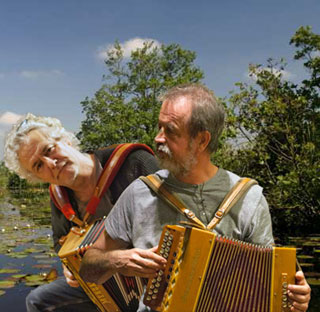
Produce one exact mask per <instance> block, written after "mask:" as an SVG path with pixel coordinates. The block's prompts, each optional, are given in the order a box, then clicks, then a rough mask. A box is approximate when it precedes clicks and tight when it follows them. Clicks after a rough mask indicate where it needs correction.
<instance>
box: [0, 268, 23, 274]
mask: <svg viewBox="0 0 320 312" xmlns="http://www.w3.org/2000/svg"><path fill="white" fill-rule="evenodd" d="M19 271H20V270H19V269H0V274H1V273H17V272H19Z"/></svg>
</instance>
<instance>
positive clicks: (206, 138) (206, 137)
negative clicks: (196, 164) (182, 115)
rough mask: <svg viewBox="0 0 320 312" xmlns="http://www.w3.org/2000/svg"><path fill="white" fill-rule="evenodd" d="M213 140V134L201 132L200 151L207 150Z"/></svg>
mask: <svg viewBox="0 0 320 312" xmlns="http://www.w3.org/2000/svg"><path fill="white" fill-rule="evenodd" d="M210 140H211V134H210V132H209V131H207V130H206V131H201V132H199V133H198V142H199V149H198V150H199V151H200V152H203V151H205V150H206V149H207V147H208V145H209V142H210Z"/></svg>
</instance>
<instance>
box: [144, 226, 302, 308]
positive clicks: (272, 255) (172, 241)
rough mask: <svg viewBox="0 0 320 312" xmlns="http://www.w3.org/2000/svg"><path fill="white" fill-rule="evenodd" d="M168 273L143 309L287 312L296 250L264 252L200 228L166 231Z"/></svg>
mask: <svg viewBox="0 0 320 312" xmlns="http://www.w3.org/2000/svg"><path fill="white" fill-rule="evenodd" d="M158 253H159V254H161V255H162V256H163V257H165V258H167V266H166V268H165V270H162V271H159V272H158V274H157V276H156V277H155V278H154V279H152V280H151V279H150V280H149V282H148V285H147V290H146V294H145V296H144V304H145V305H147V306H149V307H151V308H152V309H153V310H156V311H165V312H167V311H174V312H177V311H184V312H188V311H198V312H212V311H217V312H222V311H223V312H231V311H232V312H233V311H234V312H264V311H266V312H267V311H268V312H270V311H274V312H279V311H289V310H290V303H289V301H288V298H287V285H288V284H289V283H293V284H294V282H295V272H296V270H295V269H296V250H295V249H294V248H283V247H261V246H257V245H253V244H249V243H245V242H241V241H237V240H233V239H228V238H225V237H221V236H218V235H216V234H214V233H212V232H209V231H205V230H200V229H198V228H186V227H182V226H178V225H167V226H165V227H164V229H163V232H162V235H161V238H160V242H159V248H158Z"/></svg>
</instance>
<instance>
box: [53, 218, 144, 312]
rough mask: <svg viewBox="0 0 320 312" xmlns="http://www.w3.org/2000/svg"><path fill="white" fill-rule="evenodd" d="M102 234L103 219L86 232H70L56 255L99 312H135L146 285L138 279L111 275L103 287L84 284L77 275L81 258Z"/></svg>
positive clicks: (87, 228)
mask: <svg viewBox="0 0 320 312" xmlns="http://www.w3.org/2000/svg"><path fill="white" fill-rule="evenodd" d="M103 230H104V219H103V220H99V221H96V222H95V223H94V224H92V225H90V226H87V227H85V228H77V227H75V228H72V229H71V231H70V232H69V234H68V235H67V237H66V240H65V242H64V243H63V245H62V247H61V249H60V251H59V253H58V255H59V257H60V259H61V261H62V263H63V264H64V265H65V266H66V267H67V268H68V269H69V270H70V271H71V272H72V273H73V275H74V276H75V278H76V279H77V280H78V282H79V284H80V285H81V287H82V288H83V290H84V291H85V292H86V293H87V295H88V296H89V298H90V299H91V300H92V302H93V303H95V304H96V306H97V307H98V308H99V310H100V311H107V312H131V311H132V312H134V311H137V309H138V306H139V300H140V297H141V296H142V294H143V290H144V285H145V284H146V281H145V280H144V279H141V278H139V277H128V276H123V275H121V274H115V275H113V276H112V277H111V278H110V279H109V280H108V281H106V282H105V283H104V284H103V285H98V284H95V283H87V282H84V281H83V280H82V278H81V277H80V275H79V269H80V264H81V260H82V257H83V255H84V253H85V252H86V250H87V249H88V248H90V246H92V245H93V243H94V242H95V241H96V240H97V238H98V237H99V235H100V234H101V233H102V231H103Z"/></svg>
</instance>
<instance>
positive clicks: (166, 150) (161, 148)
mask: <svg viewBox="0 0 320 312" xmlns="http://www.w3.org/2000/svg"><path fill="white" fill-rule="evenodd" d="M157 152H162V153H164V154H166V155H168V156H172V153H171V151H170V148H169V147H168V145H166V144H158V145H157Z"/></svg>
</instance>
